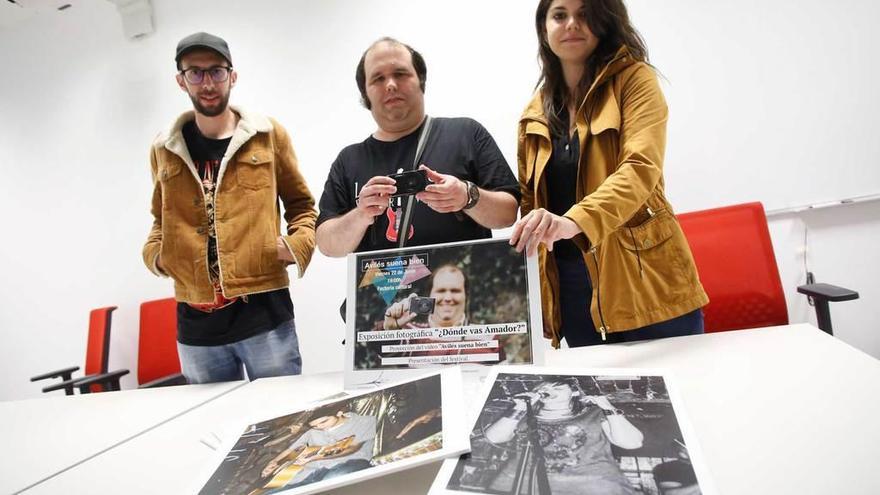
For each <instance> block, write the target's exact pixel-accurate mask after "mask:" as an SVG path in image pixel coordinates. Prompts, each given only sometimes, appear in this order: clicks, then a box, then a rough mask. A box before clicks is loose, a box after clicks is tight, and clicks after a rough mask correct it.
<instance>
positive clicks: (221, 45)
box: [174, 33, 232, 69]
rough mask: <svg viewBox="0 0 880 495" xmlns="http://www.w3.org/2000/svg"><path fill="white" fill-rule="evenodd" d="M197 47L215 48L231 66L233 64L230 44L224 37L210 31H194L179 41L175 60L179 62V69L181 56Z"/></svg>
mask: <svg viewBox="0 0 880 495" xmlns="http://www.w3.org/2000/svg"><path fill="white" fill-rule="evenodd" d="M195 48H207V49H209V50H214V51H215V52H217V53H219V54H220V56H222V57H223V58H225V59H226V61H227V62H229V65H230V66H231V65H232V56H231V55H229V45H227V44H226V41H225V40H224V39H223V38H221V37H219V36H214V35H213V34H210V33H194V34H191V35H189V36H187V37H186V38H183V39H182V40H180V42H179V43H177V55H175V57H174V61H175V62H176V63H177V68H178V69H179V68H180V57H182V56H184V54H186V52H188V51H190V50H193V49H195Z"/></svg>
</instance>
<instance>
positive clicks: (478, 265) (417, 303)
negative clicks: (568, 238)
mask: <svg viewBox="0 0 880 495" xmlns="http://www.w3.org/2000/svg"><path fill="white" fill-rule="evenodd" d="M348 301H349V304H348V308H347V316H346V322H347V334H348V335H347V337H346V345H347V346H348V348H347V349H346V351H347V357H346V387H351V386H357V384H362V383H372V382H373V381H379V382H381V381H383V380H385V379H387V378H390V377H393V376H396V375H395V374H394V373H393V372H394V371H396V370H417V369H423V368H428V367H437V366H442V365H450V364H465V365H495V364H540V362H541V356H540V346H539V345H536V344H537V343H538V341H539V339H540V336H541V335H542V324H541V316H540V315H541V312H540V293H539V289H538V280H537V267H536V261H535V260H534V258H531V259H530V258H527V257H526V256H525V255H524V254H523V253H517V252H516V250H515V249H514V248H513V247H512V246H510V244H509V242H508V240H506V239H494V240H493V239H490V240H482V241H474V242H464V243H453V244H445V245H434V246H419V247H414V248H404V249H396V250H386V251H373V252H370V253H363V254H355V255H351V256H350V257H349V297H348ZM352 301H354V303H353V304H351V302H352ZM386 372H389V373H386Z"/></svg>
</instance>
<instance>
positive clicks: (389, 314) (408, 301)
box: [384, 293, 436, 330]
mask: <svg viewBox="0 0 880 495" xmlns="http://www.w3.org/2000/svg"><path fill="white" fill-rule="evenodd" d="M435 302H436V301H435V300H434V298H433V297H419V295H418V294H416V293H412V294H410V295H409V296H407V297H406V298H405V299H403V300H401V301H398V302H396V303H394V304H392V305H391V306H388V309H386V310H385V325H384V326H385V330H398V329H401V328H403V327H404V326H406V325H407V324H408V323H409V322H411V321H413V320H414V319H416V318H418V317H419V316H426V315H430V314H432V313H433V312H434V304H435Z"/></svg>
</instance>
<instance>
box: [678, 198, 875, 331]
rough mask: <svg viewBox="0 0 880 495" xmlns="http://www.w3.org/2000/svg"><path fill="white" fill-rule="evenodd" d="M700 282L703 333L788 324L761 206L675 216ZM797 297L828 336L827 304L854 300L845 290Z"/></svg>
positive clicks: (826, 288) (806, 288)
mask: <svg viewBox="0 0 880 495" xmlns="http://www.w3.org/2000/svg"><path fill="white" fill-rule="evenodd" d="M677 217H678V221H679V223H680V224H681V228H682V229H683V230H684V234H685V236H686V237H687V240H688V244H689V245H690V247H691V252H692V253H693V255H694V261H695V262H696V264H697V270H698V272H699V274H700V281H701V282H702V283H703V288H704V289H705V290H706V293H707V294H708V295H709V304H708V305H706V307H704V308H703V315H704V319H705V330H706V332H723V331H727V330H741V329H746V328H758V327H767V326H774V325H787V324H788V311H787V310H786V306H785V296H784V293H783V291H782V283H781V282H780V279H779V269H778V268H777V266H776V257H775V256H774V254H773V244H772V242H771V241H770V231H769V229H768V228H767V217H766V216H765V214H764V207H763V206H762V205H761V203H745V204H741V205H734V206H726V207H722V208H713V209H711V210H703V211H695V212H691V213H683V214H680V215H677ZM798 292H801V293H803V294H807V295H808V296H809V297H811V298H812V300H813V302H814V303H815V307H816V317H817V320H818V323H819V328H821V329H822V330H824V331H825V332H827V333H829V334H832V335H833V332H832V327H831V316H830V312H829V309H828V302H829V301H832V302H833V301H848V300H851V299H858V297H859V294H858V293H857V292H855V291H851V290H849V289H844V288H842V287H837V286H833V285H828V284H808V285H802V286H800V287H798Z"/></svg>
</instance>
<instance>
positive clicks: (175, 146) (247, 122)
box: [156, 105, 272, 156]
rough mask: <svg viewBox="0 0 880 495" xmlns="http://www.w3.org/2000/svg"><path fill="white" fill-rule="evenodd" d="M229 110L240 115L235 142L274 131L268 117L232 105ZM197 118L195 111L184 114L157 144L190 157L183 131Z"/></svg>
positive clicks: (157, 139)
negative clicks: (185, 126) (186, 125)
mask: <svg viewBox="0 0 880 495" xmlns="http://www.w3.org/2000/svg"><path fill="white" fill-rule="evenodd" d="M229 108H231V109H232V111H233V112H235V113H236V114H238V117H239V119H238V126H237V127H236V129H235V133H234V134H233V141H238V140H240V139H242V138H244V141H247V139H249V138H250V137H251V136H253V135H254V134H256V133H258V132H270V131H271V130H272V121H271V120H269V119H268V118H267V117H265V116H263V115H260V114H258V113H252V112H248V111H247V110H245V109H243V108H241V107H239V106H235V105H230V106H229ZM195 118H196V117H195V111H193V110H189V111H186V112H184V113H182V114H181V115H180V116H179V117H177V119H176V120H175V121H174V122H173V123H172V124H171V127H169V128H168V129H167V130H165V131H164V132H162V133H161V134H159V135H158V136H157V137H156V144H157V145H159V146H162V147H164V148H166V149H167V150H169V151H171V152H173V153H175V154H177V155H181V156H183V155H184V153H185V154H186V155H189V153H188V152H187V151H185V150H186V142H185V141H184V139H183V132H182V129H183V125H184V124H186V123H187V122H189V121H191V120H194V119H195Z"/></svg>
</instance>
